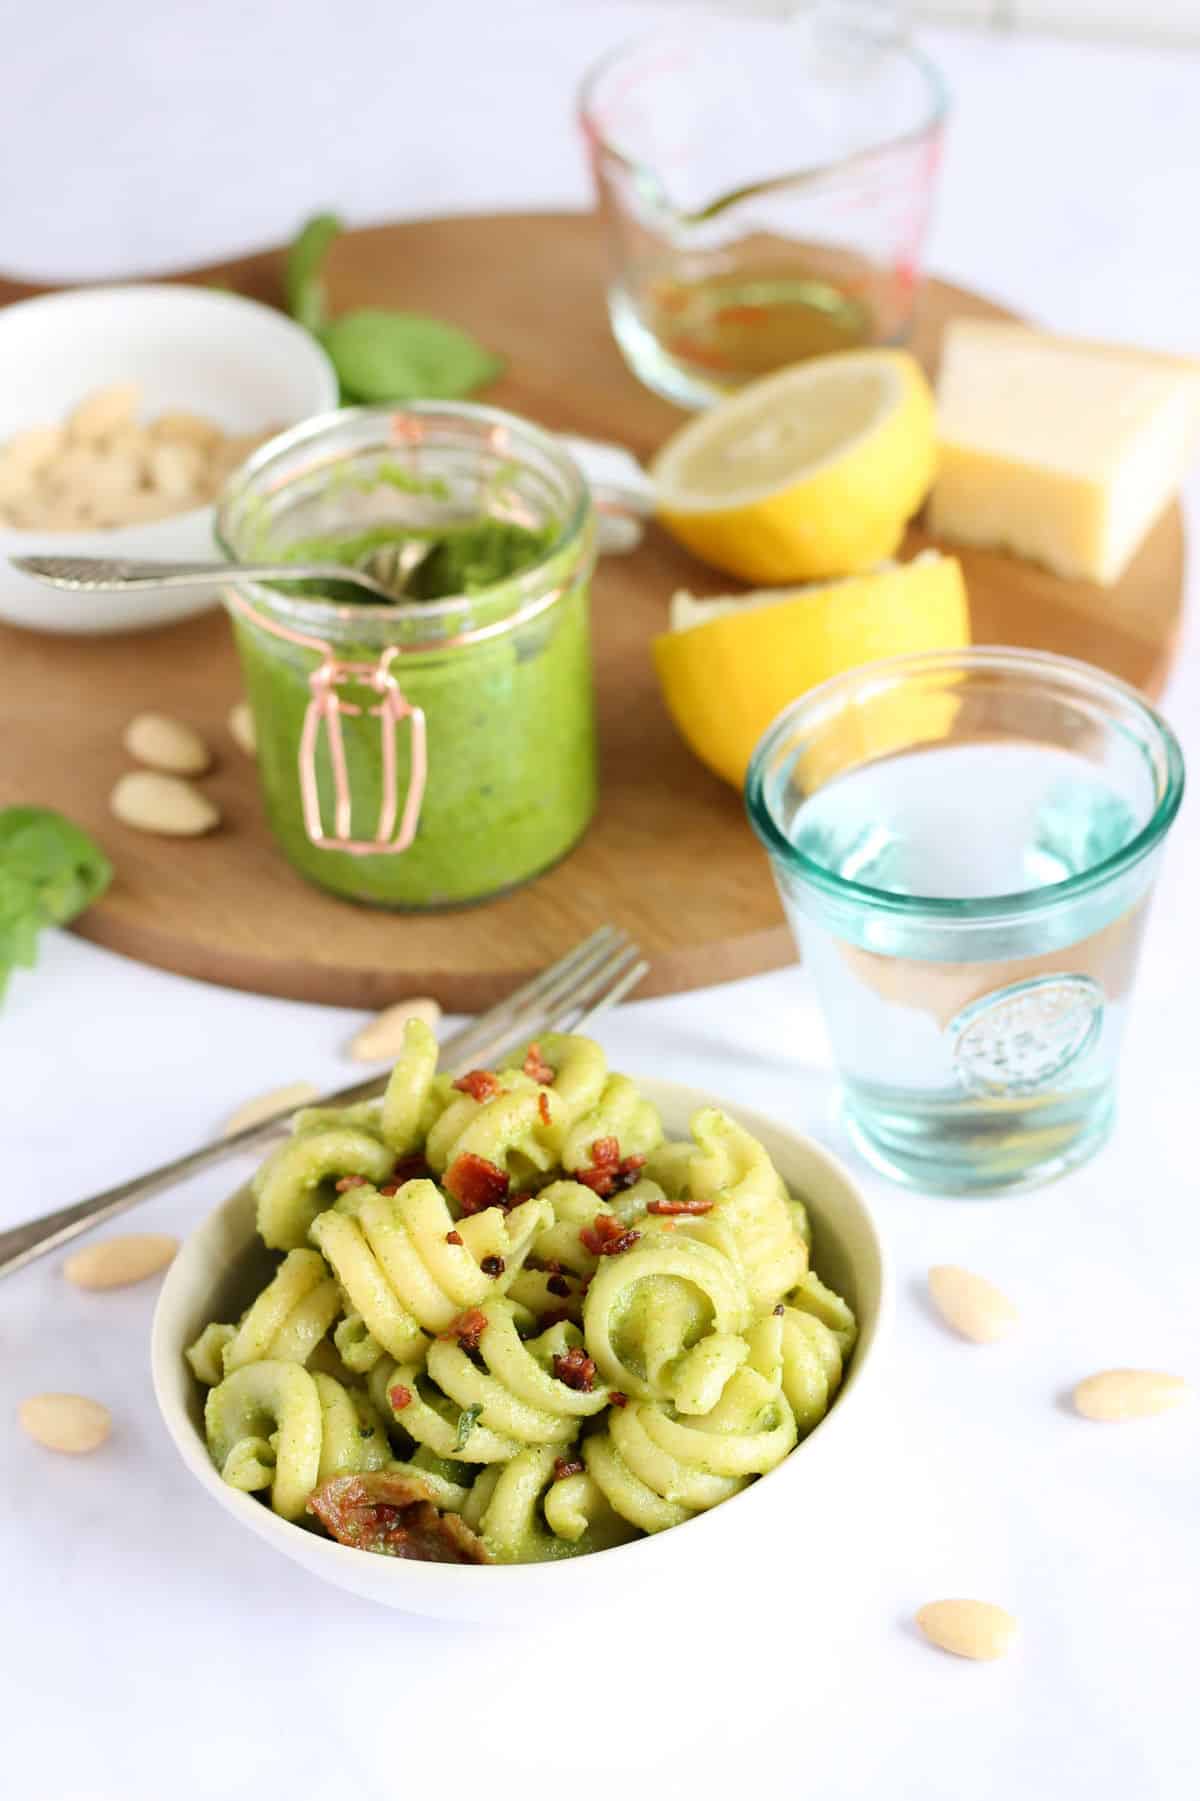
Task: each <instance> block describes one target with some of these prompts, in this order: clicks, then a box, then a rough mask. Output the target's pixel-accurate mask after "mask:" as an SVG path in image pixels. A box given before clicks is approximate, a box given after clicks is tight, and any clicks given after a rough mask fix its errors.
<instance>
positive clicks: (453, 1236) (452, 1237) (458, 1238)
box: [446, 1232, 462, 1244]
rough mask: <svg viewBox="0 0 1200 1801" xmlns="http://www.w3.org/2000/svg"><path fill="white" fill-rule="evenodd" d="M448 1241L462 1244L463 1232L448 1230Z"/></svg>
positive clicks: (448, 1242)
mask: <svg viewBox="0 0 1200 1801" xmlns="http://www.w3.org/2000/svg"><path fill="white" fill-rule="evenodd" d="M446 1243H447V1244H461V1243H462V1233H461V1232H447V1234H446Z"/></svg>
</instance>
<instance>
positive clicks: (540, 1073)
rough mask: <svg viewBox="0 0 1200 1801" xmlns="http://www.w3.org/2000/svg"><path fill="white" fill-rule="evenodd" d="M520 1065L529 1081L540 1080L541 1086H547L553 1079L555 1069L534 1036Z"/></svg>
mask: <svg viewBox="0 0 1200 1801" xmlns="http://www.w3.org/2000/svg"><path fill="white" fill-rule="evenodd" d="M521 1067H522V1069H523V1070H524V1071H525V1074H526V1075H527V1076H528V1077H529V1079H530V1081H533V1082H540V1083H541V1084H542V1087H543V1088H548V1087H549V1086H550V1084H551V1082H553V1080H554V1076H555V1071H554V1070H553V1069H552V1068H551V1067H550V1065H549V1064H548V1063H547V1062H546V1060H545V1058H544V1057H543V1056H542V1047H541V1045H540V1044H539V1043H538V1041H537V1039H536V1038H535V1039H534V1041H533V1043H532V1044H531V1045H530V1047H529V1049H528V1050H527V1051H526V1053H525V1061H524V1063H523V1064H522V1065H521ZM546 1123H547V1125H548V1124H549V1123H550V1122H549V1121H548V1120H547V1122H546Z"/></svg>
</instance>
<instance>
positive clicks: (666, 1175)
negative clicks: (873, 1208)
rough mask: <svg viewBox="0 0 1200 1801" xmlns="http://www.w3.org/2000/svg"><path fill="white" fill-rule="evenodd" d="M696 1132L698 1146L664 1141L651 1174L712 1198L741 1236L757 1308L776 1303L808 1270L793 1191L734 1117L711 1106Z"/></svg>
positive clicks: (718, 1214) (680, 1191) (672, 1188)
mask: <svg viewBox="0 0 1200 1801" xmlns="http://www.w3.org/2000/svg"><path fill="white" fill-rule="evenodd" d="M692 1136H693V1138H694V1139H695V1141H696V1144H695V1147H694V1148H693V1147H684V1146H680V1145H664V1146H663V1147H662V1148H661V1150H660V1151H659V1153H658V1154H657V1155H655V1156H652V1157H651V1158H650V1159H649V1161H648V1163H647V1174H648V1175H650V1176H652V1177H654V1178H655V1179H656V1180H658V1181H660V1182H662V1184H663V1186H664V1187H665V1188H666V1189H667V1191H668V1192H669V1193H672V1194H675V1195H682V1196H690V1197H693V1198H698V1199H704V1200H711V1201H712V1203H713V1209H712V1217H713V1218H715V1219H718V1220H720V1221H721V1222H722V1223H723V1224H725V1225H727V1226H728V1227H729V1229H730V1231H731V1232H732V1234H733V1238H734V1241H735V1243H736V1246H737V1254H738V1257H739V1259H740V1262H741V1265H742V1271H743V1274H744V1276H745V1280H746V1288H747V1291H748V1293H749V1297H750V1304H751V1306H752V1308H753V1309H754V1311H755V1312H756V1313H757V1312H761V1311H763V1310H764V1309H765V1308H768V1307H773V1306H774V1305H775V1303H776V1302H777V1301H778V1300H780V1299H781V1298H782V1296H783V1295H785V1294H786V1293H787V1292H788V1290H789V1289H790V1288H793V1287H795V1285H796V1283H797V1282H798V1281H799V1280H800V1279H801V1277H802V1276H803V1275H804V1272H805V1270H806V1269H807V1268H808V1247H807V1244H806V1242H805V1240H804V1238H803V1237H802V1236H801V1233H800V1232H799V1231H798V1230H797V1222H796V1217H795V1215H794V1213H793V1209H792V1204H791V1202H790V1197H789V1195H788V1192H787V1189H786V1188H785V1187H784V1184H783V1182H782V1180H781V1178H780V1176H779V1174H778V1172H777V1171H776V1169H775V1166H774V1164H773V1163H772V1162H771V1159H770V1158H769V1157H768V1155H767V1153H766V1151H765V1150H764V1149H763V1147H762V1145H761V1144H759V1142H758V1140H757V1139H755V1138H752V1137H751V1136H750V1134H749V1132H747V1131H745V1130H744V1128H743V1127H741V1126H739V1125H737V1124H736V1123H735V1122H734V1121H733V1120H732V1119H730V1118H729V1116H728V1114H726V1113H722V1112H720V1111H719V1110H718V1109H717V1108H715V1107H707V1108H705V1109H704V1110H703V1111H702V1112H700V1113H697V1114H696V1116H695V1118H694V1119H693V1120H692ZM804 1217H805V1220H806V1218H807V1216H804Z"/></svg>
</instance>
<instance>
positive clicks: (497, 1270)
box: [479, 1257, 504, 1276]
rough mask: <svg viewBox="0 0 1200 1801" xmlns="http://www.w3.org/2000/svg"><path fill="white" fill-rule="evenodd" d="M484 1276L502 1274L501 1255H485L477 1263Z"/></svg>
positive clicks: (502, 1261)
mask: <svg viewBox="0 0 1200 1801" xmlns="http://www.w3.org/2000/svg"><path fill="white" fill-rule="evenodd" d="M479 1267H480V1269H481V1270H482V1271H483V1273H484V1275H485V1276H502V1275H503V1274H504V1259H503V1257H485V1258H484V1259H483V1261H482V1262H481V1263H480V1265H479Z"/></svg>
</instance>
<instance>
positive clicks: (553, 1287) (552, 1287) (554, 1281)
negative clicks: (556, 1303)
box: [546, 1276, 571, 1300]
mask: <svg viewBox="0 0 1200 1801" xmlns="http://www.w3.org/2000/svg"><path fill="white" fill-rule="evenodd" d="M546 1292H547V1294H556V1295H557V1296H558V1298H559V1300H565V1299H566V1297H567V1295H569V1294H570V1292H571V1284H570V1283H569V1282H568V1281H567V1278H566V1277H565V1276H548V1277H547V1278H546Z"/></svg>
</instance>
